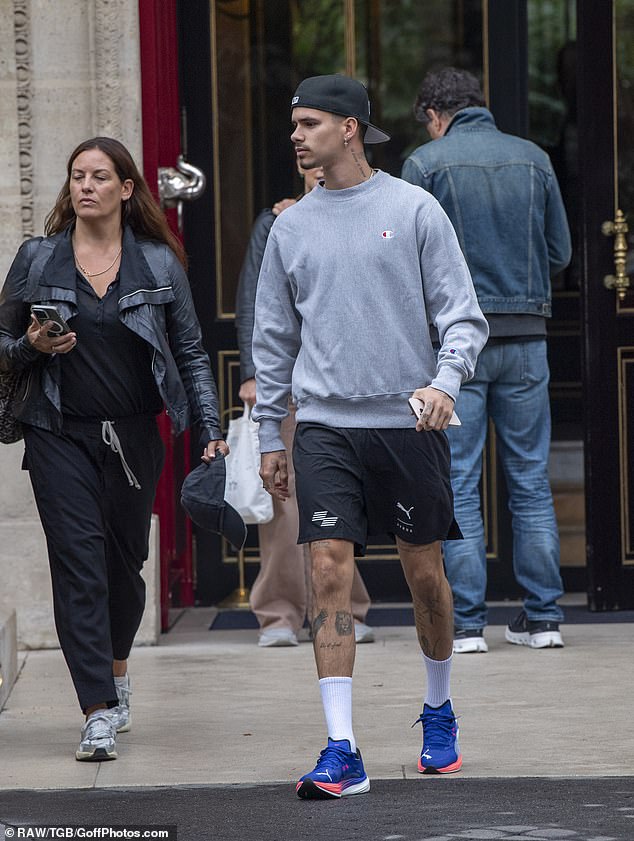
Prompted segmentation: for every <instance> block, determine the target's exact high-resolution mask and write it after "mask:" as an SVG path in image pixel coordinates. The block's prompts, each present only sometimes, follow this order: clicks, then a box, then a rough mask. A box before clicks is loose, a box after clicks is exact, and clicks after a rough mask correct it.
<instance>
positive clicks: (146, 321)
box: [0, 137, 228, 761]
mask: <svg viewBox="0 0 634 841" xmlns="http://www.w3.org/2000/svg"><path fill="white" fill-rule="evenodd" d="M45 230H46V235H47V236H46V237H45V238H42V237H36V238H34V239H31V240H28V241H27V242H25V243H24V244H23V245H22V246H21V248H20V249H19V251H18V253H17V256H16V257H15V260H14V261H13V265H12V266H11V269H10V271H9V274H8V276H7V279H6V282H5V285H4V287H3V290H2V293H1V294H0V370H4V371H12V372H21V373H22V374H23V380H24V385H23V387H22V389H21V391H20V394H19V398H18V399H17V400H16V402H15V403H14V406H13V411H14V414H15V415H16V416H17V417H18V419H19V420H20V421H21V423H22V428H23V432H24V442H25V467H26V469H28V471H29V475H30V478H31V483H32V485H33V491H34V494H35V500H36V503H37V507H38V511H39V514H40V519H41V521H42V526H43V528H44V532H45V534H46V540H47V545H48V554H49V563H50V568H51V577H52V583H53V601H54V612H55V624H56V628H57V633H58V636H59V641H60V645H61V648H62V651H63V653H64V657H65V658H66V662H67V664H68V667H69V670H70V673H71V677H72V680H73V683H74V685H75V689H76V691H77V695H78V699H79V703H80V706H81V708H82V710H83V712H84V714H85V716H86V721H85V723H84V725H83V727H82V731H81V742H80V745H79V749H78V750H77V752H76V758H77V759H78V760H82V761H99V760H105V759H116V757H117V752H116V732H117V731H119V732H120V731H122V730H127V729H129V727H130V708H129V695H130V682H129V678H128V675H127V659H128V655H129V653H130V649H131V647H132V643H133V640H134V636H135V634H136V632H137V630H138V627H139V624H140V622H141V617H142V615H143V609H144V605H145V585H144V581H143V579H142V577H141V567H142V566H143V562H144V561H145V559H146V558H147V555H148V537H149V530H150V517H151V512H152V504H153V500H154V494H155V490H156V484H157V482H158V479H159V475H160V473H161V469H162V465H163V444H162V441H161V438H160V436H159V433H158V429H157V423H156V415H157V414H158V413H159V412H160V411H161V410H162V408H163V406H165V407H166V409H167V412H168V414H169V416H170V418H171V421H172V425H173V429H174V432H175V434H178V433H180V432H182V431H183V429H185V427H186V426H188V425H189V423H190V420H191V421H192V422H193V423H195V424H196V426H197V427H198V428H199V430H200V442H201V447H202V453H203V454H202V459H203V461H206V462H209V461H210V460H211V459H213V458H214V457H215V455H216V451H219V452H221V453H223V455H227V454H228V447H227V445H226V443H225V442H224V441H223V439H222V433H221V430H220V424H219V420H218V398H217V393H216V386H215V382H214V379H213V375H212V373H211V369H210V366H209V358H208V356H207V354H206V353H205V351H204V350H203V348H202V344H201V332H200V326H199V323H198V320H197V318H196V314H195V311H194V307H193V303H192V298H191V293H190V290H189V284H188V281H187V276H186V274H185V263H186V261H185V255H184V252H183V249H182V246H181V244H180V242H179V241H178V240H177V239H176V238H175V237H174V235H173V234H172V233H171V232H170V230H169V228H168V226H167V223H166V220H165V217H164V216H163V214H162V213H161V211H160V209H159V208H158V206H157V205H156V203H155V201H154V199H153V197H152V195H151V193H150V191H149V189H148V186H147V184H146V182H145V180H144V178H143V176H142V175H141V174H140V173H139V171H138V169H137V167H136V166H135V164H134V161H133V160H132V158H131V156H130V153H129V152H128V151H127V149H126V148H125V147H124V146H123V145H122V144H121V143H119V142H118V141H116V140H113V139H111V138H106V137H96V138H93V139H91V140H86V141H84V142H83V143H81V144H80V145H79V146H78V147H77V148H76V149H75V150H74V152H73V153H72V155H71V156H70V159H69V162H68V177H67V179H66V182H65V183H64V186H63V187H62V190H61V192H60V194H59V196H58V199H57V202H56V204H55V207H54V208H53V210H52V211H51V213H50V214H49V216H48V218H47V220H46V226H45ZM41 304H45V305H49V306H50V305H52V306H54V307H55V308H56V309H57V312H58V313H59V315H60V316H61V318H62V320H63V321H65V322H66V323H67V325H68V328H69V332H67V333H66V334H64V335H60V334H59V333H51V327H52V326H53V325H52V324H51V323H50V322H45V323H44V324H40V323H39V322H38V321H37V320H36V319H35V317H33V316H32V315H31V312H30V308H31V305H41Z"/></svg>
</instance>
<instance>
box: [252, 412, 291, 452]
mask: <svg viewBox="0 0 634 841" xmlns="http://www.w3.org/2000/svg"><path fill="white" fill-rule="evenodd" d="M280 426H281V424H280V422H279V421H275V420H271V419H270V418H266V419H264V420H261V421H260V428H259V430H258V434H259V437H260V452H261V453H276V452H278V451H279V450H285V449H286V447H285V446H284V442H283V441H282V436H281V434H280Z"/></svg>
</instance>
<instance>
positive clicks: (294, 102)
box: [291, 96, 299, 105]
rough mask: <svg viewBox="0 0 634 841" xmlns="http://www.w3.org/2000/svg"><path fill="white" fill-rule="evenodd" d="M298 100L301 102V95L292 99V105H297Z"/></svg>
mask: <svg viewBox="0 0 634 841" xmlns="http://www.w3.org/2000/svg"><path fill="white" fill-rule="evenodd" d="M298 102H299V97H298V96H294V97H293V98H292V99H291V105H297V103H298Z"/></svg>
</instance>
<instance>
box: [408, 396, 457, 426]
mask: <svg viewBox="0 0 634 841" xmlns="http://www.w3.org/2000/svg"><path fill="white" fill-rule="evenodd" d="M407 402H408V403H409V405H410V409H411V410H412V414H413V415H415V416H416V420H419V419H420V416H421V415H422V414H423V409H424V408H425V404H424V403H423V401H422V400H419V399H418V397H409V398H408V400H407ZM449 426H462V424H461V423H460V418H459V417H458V415H457V414H456V413H455V412H453V413H452V415H451V418H450V419H449Z"/></svg>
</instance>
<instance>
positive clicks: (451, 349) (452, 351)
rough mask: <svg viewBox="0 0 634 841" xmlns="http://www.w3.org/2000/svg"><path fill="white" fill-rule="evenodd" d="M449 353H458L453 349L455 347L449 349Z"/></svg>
mask: <svg viewBox="0 0 634 841" xmlns="http://www.w3.org/2000/svg"><path fill="white" fill-rule="evenodd" d="M449 353H458V351H457V350H456V349H455V347H450V348H449Z"/></svg>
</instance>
